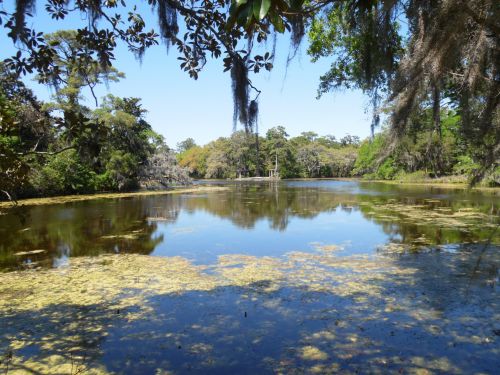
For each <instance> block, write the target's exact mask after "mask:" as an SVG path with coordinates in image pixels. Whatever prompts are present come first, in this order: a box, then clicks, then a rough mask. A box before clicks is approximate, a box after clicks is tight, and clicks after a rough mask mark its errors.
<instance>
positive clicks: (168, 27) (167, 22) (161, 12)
mask: <svg viewBox="0 0 500 375" xmlns="http://www.w3.org/2000/svg"><path fill="white" fill-rule="evenodd" d="M158 23H159V25H160V31H161V36H162V38H163V39H164V40H165V42H166V43H167V46H168V45H169V42H170V41H171V40H172V38H173V37H175V36H176V35H177V33H178V32H179V25H178V23H177V11H176V10H175V9H174V8H173V7H172V6H171V5H170V3H169V2H168V0H158Z"/></svg>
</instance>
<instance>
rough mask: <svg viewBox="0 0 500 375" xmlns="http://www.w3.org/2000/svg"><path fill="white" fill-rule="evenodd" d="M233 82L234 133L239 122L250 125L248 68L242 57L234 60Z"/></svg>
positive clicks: (232, 68)
mask: <svg viewBox="0 0 500 375" xmlns="http://www.w3.org/2000/svg"><path fill="white" fill-rule="evenodd" d="M231 81H232V89H233V106H234V113H233V131H235V130H236V125H237V122H238V121H239V122H241V123H242V124H248V106H249V105H248V101H249V99H248V91H249V81H248V68H247V66H246V64H245V62H244V61H243V60H242V59H241V58H240V57H235V58H234V59H233V65H232V67H231Z"/></svg>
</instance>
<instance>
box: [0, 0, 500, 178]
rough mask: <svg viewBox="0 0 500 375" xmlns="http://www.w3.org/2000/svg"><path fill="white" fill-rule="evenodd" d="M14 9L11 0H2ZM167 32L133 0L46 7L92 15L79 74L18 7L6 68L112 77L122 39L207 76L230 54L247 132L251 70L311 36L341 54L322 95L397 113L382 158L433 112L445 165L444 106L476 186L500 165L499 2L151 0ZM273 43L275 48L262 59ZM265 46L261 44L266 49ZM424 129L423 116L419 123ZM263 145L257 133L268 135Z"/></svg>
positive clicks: (82, 39) (58, 13) (6, 14)
mask: <svg viewBox="0 0 500 375" xmlns="http://www.w3.org/2000/svg"><path fill="white" fill-rule="evenodd" d="M1 2H3V0H1ZM144 4H147V5H148V6H150V7H152V8H153V9H154V10H155V12H156V14H157V17H158V26H157V27H156V26H155V25H147V24H146V21H145V17H143V14H142V12H143V10H142V9H143V8H141V7H136V6H134V7H130V4H129V3H128V2H127V1H126V0H121V1H115V0H108V1H101V0H98V1H95V0H79V1H75V2H73V1H66V0H46V1H45V7H44V10H45V11H46V12H47V13H48V14H49V15H50V16H51V17H52V18H53V19H54V20H55V21H58V20H61V19H65V18H68V17H75V16H79V15H80V14H81V13H84V14H85V15H86V16H87V17H88V25H87V26H85V27H82V28H80V29H78V30H76V31H75V32H74V33H73V34H72V35H71V38H72V39H73V43H72V51H71V53H72V54H73V55H74V56H76V58H75V59H74V61H72V62H71V63H72V64H73V66H74V67H75V69H72V70H71V72H70V73H71V74H68V71H67V70H66V71H65V68H64V67H63V65H62V64H61V63H63V64H67V63H68V61H67V58H64V54H65V53H64V52H65V50H67V46H66V45H65V44H64V43H60V42H58V41H57V40H56V41H54V39H53V37H52V39H51V37H49V36H46V35H44V34H43V33H42V32H40V31H38V30H34V29H33V28H31V27H29V26H28V25H30V24H31V22H29V18H30V17H32V12H33V11H34V10H35V7H36V5H37V4H36V1H35V0H17V1H16V3H15V8H14V9H11V10H10V11H8V10H2V11H0V22H1V24H2V25H3V27H5V28H6V30H7V32H8V36H9V37H10V38H11V40H12V41H13V43H15V44H16V46H18V47H19V51H18V52H17V54H16V55H14V56H12V57H11V58H9V59H7V60H6V65H7V67H9V69H12V70H13V71H15V72H16V73H18V74H23V73H27V72H37V74H38V77H39V79H40V80H41V81H42V82H46V83H51V84H54V85H56V84H60V83H61V82H64V81H65V80H67V79H70V78H71V79H73V80H75V79H76V80H80V81H82V82H83V83H86V84H87V85H89V86H92V85H94V84H97V82H98V81H99V80H101V79H103V77H102V76H101V73H102V74H104V75H105V76H106V77H107V78H111V77H112V75H113V71H112V68H111V67H112V63H113V60H114V54H113V51H114V49H115V48H116V46H117V43H118V41H122V42H124V43H125V44H126V45H127V46H128V48H129V49H130V51H131V52H132V53H134V54H135V55H136V56H137V57H138V58H140V57H141V56H142V55H143V54H144V53H145V52H146V50H147V48H148V47H150V46H152V45H154V44H158V43H159V42H160V41H163V42H164V43H166V44H167V45H169V46H172V47H175V48H176V49H177V50H178V52H179V53H180V57H179V64H180V68H181V69H182V70H184V71H186V72H187V73H188V74H189V75H190V76H191V77H192V78H194V79H196V78H197V77H198V75H199V74H200V72H201V71H202V69H203V67H204V65H205V63H206V61H207V59H209V58H215V59H221V60H222V65H223V67H224V70H225V71H229V72H230V75H231V79H232V88H233V99H234V120H235V124H236V121H239V122H240V123H241V124H243V126H244V129H245V131H246V132H247V133H250V132H252V131H254V130H255V129H256V126H257V121H256V120H257V116H258V97H259V93H260V91H259V90H258V88H257V87H255V86H254V85H253V84H252V81H251V76H250V74H251V73H258V72H259V71H261V70H262V69H266V70H271V69H272V67H273V58H274V56H273V55H274V52H273V50H274V47H273V45H270V46H269V45H268V46H267V47H266V45H265V42H266V41H267V40H269V39H271V40H275V36H276V34H279V33H285V32H289V33H290V37H291V41H292V48H297V47H298V45H299V44H300V42H301V40H302V39H303V37H304V36H305V35H308V37H309V39H310V47H309V49H308V53H309V54H310V55H311V58H312V59H313V60H317V59H320V58H328V59H331V61H332V64H331V68H330V69H329V70H328V71H327V72H326V73H325V74H324V75H323V76H322V77H321V78H320V85H319V91H318V92H319V94H320V95H321V94H324V93H326V92H329V91H331V90H335V89H338V88H352V87H354V88H359V89H361V90H363V91H364V92H365V93H367V94H368V95H369V96H370V98H371V100H372V105H373V121H372V130H373V129H375V128H376V127H377V126H378V125H379V121H380V112H381V111H382V110H384V111H386V112H387V113H388V114H389V118H390V127H391V139H392V140H391V142H389V143H388V144H387V147H386V148H385V149H386V154H385V155H382V156H381V158H380V163H382V162H383V160H385V159H386V158H387V157H389V155H390V154H391V153H392V152H393V151H394V150H395V149H396V148H397V147H398V145H399V144H400V142H401V141H402V139H403V138H404V136H405V135H406V134H408V133H409V132H411V129H412V128H415V126H418V124H415V119H418V118H419V117H418V116H419V114H422V113H424V112H428V111H430V112H431V113H432V123H433V124H434V127H433V131H432V134H431V136H430V137H429V142H428V147H427V150H426V153H427V154H428V158H429V159H432V160H434V161H433V162H434V164H435V165H436V168H435V169H436V170H439V169H441V170H444V169H445V167H444V161H443V160H440V154H441V147H443V138H442V125H443V124H442V119H441V112H442V110H443V109H452V110H454V111H456V113H457V115H458V116H459V121H458V124H459V129H460V132H461V133H462V136H463V137H464V139H466V143H467V144H466V145H465V147H467V148H468V149H469V150H470V155H472V158H473V159H474V161H475V162H477V163H478V168H476V169H475V170H474V171H473V174H474V178H473V180H474V181H477V180H478V179H480V178H481V177H482V176H483V175H484V174H485V173H486V172H487V171H488V170H491V169H492V168H493V169H494V168H495V167H497V166H498V165H499V160H500V114H499V111H500V110H499V100H500V74H499V70H498V61H500V58H499V57H500V56H499V53H500V52H499V51H500V44H499V31H500V21H499V20H500V10H499V7H498V4H497V2H496V1H494V0H478V1H474V2H470V1H466V0H425V1H416V0H404V1H403V0H376V1H372V0H311V1H307V2H305V1H303V0H231V1H228V0H203V1H197V0H195V1H192V0H189V1H186V0H147V1H144ZM255 46H263V47H262V48H264V50H265V49H266V48H267V49H268V51H267V52H259V53H257V52H255V50H256V48H255ZM258 50H259V51H260V50H261V49H258ZM417 122H418V121H417ZM257 139H258V138H257Z"/></svg>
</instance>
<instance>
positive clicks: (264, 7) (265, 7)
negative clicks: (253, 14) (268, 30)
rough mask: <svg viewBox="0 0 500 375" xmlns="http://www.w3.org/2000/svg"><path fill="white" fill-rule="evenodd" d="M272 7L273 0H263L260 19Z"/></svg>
mask: <svg viewBox="0 0 500 375" xmlns="http://www.w3.org/2000/svg"><path fill="white" fill-rule="evenodd" d="M270 7H271V0H262V2H261V6H260V12H259V18H258V19H259V21H260V20H261V19H263V18H264V17H265V16H266V14H267V12H269V8H270Z"/></svg>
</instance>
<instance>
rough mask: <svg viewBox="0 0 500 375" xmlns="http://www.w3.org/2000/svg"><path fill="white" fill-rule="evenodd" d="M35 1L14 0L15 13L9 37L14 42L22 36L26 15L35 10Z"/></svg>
mask: <svg viewBox="0 0 500 375" xmlns="http://www.w3.org/2000/svg"><path fill="white" fill-rule="evenodd" d="M35 5H36V0H16V12H15V13H14V19H15V22H14V27H13V28H12V31H11V35H12V38H13V39H14V41H17V40H18V38H19V37H20V36H21V35H22V32H23V29H24V25H25V19H26V14H27V13H32V12H33V11H34V10H35Z"/></svg>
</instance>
